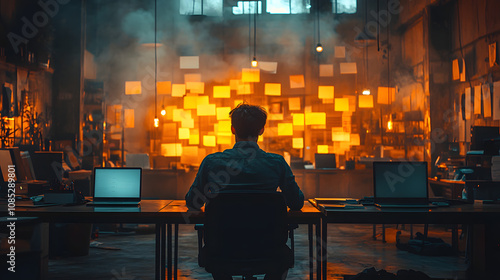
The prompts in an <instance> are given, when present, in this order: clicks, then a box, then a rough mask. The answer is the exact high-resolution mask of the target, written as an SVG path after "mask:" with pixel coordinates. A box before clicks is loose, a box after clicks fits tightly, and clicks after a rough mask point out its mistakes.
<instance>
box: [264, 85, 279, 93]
mask: <svg viewBox="0 0 500 280" xmlns="http://www.w3.org/2000/svg"><path fill="white" fill-rule="evenodd" d="M264 94H265V95H273V96H280V95H281V84H278V83H266V84H265V90H264Z"/></svg>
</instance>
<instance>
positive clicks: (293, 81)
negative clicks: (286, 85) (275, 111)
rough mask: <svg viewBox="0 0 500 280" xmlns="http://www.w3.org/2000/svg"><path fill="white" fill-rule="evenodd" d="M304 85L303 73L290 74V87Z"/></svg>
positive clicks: (301, 86)
mask: <svg viewBox="0 0 500 280" xmlns="http://www.w3.org/2000/svg"><path fill="white" fill-rule="evenodd" d="M303 87H305V82H304V75H290V88H303Z"/></svg>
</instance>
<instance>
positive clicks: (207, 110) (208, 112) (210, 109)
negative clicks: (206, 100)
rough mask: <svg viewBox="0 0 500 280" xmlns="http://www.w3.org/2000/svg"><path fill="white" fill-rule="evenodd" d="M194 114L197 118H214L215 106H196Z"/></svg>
mask: <svg viewBox="0 0 500 280" xmlns="http://www.w3.org/2000/svg"><path fill="white" fill-rule="evenodd" d="M196 114H197V115H198V116H215V115H216V113H215V104H206V105H198V107H197V109H196Z"/></svg>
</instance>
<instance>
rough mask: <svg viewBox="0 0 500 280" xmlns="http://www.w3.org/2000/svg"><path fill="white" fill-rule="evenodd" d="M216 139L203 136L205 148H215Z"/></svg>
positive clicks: (210, 136)
mask: <svg viewBox="0 0 500 280" xmlns="http://www.w3.org/2000/svg"><path fill="white" fill-rule="evenodd" d="M215 145H216V138H215V136H212V135H203V146H206V147H215Z"/></svg>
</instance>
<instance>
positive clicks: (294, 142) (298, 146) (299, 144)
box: [292, 138, 304, 149]
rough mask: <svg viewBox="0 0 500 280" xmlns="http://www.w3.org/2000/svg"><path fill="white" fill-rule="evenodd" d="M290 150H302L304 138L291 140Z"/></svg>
mask: <svg viewBox="0 0 500 280" xmlns="http://www.w3.org/2000/svg"><path fill="white" fill-rule="evenodd" d="M292 148H294V149H303V148H304V138H293V139H292Z"/></svg>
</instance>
